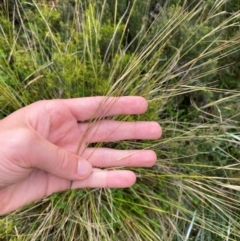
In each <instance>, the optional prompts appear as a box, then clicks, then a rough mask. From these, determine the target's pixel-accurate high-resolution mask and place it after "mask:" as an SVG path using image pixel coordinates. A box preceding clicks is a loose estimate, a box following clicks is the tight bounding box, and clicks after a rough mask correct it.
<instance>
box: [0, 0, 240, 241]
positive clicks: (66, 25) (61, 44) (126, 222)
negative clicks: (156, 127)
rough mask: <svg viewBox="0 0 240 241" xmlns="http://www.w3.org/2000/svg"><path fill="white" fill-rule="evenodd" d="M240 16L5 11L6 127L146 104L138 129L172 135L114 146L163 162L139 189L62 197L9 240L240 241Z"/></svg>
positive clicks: (0, 39)
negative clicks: (14, 121) (64, 105)
mask: <svg viewBox="0 0 240 241" xmlns="http://www.w3.org/2000/svg"><path fill="white" fill-rule="evenodd" d="M239 16H240V12H239V3H238V1H230V2H226V1H222V0H217V1H212V0H207V1H177V0H169V1H153V0H152V1H150V0H148V1H140V0H133V1H110V0H109V1H107V0H96V1H94V0H90V1H67V0H59V1H40V0H39V1H27V2H26V1H20V0H18V1H1V9H0V21H1V27H0V46H1V49H0V106H1V110H0V117H1V118H2V117H4V116H6V115H8V114H9V113H11V112H13V111H14V110H17V109H18V108H21V107H23V106H25V105H28V104H30V103H32V102H34V101H37V100H39V99H51V98H71V97H81V96H92V95H113V96H120V95H142V96H144V97H145V98H147V100H148V102H149V110H148V112H147V113H146V114H145V115H143V116H134V117H132V116H131V117H127V118H126V119H128V120H131V121H132V120H155V121H158V122H159V123H161V125H162V127H163V130H164V133H163V137H162V138H161V140H157V141H154V142H148V141H145V142H139V141H131V142H130V141H125V142H121V143H111V147H115V148H119V149H120V148H123V149H128V148H134V149H148V148H150V149H154V150H155V151H156V152H157V154H158V158H159V159H158V162H157V164H156V166H155V167H153V168H149V169H133V170H134V171H135V172H137V175H138V182H137V184H136V185H135V186H134V187H133V188H129V189H126V190H107V189H106V190H101V189H100V190H73V191H67V192H64V193H60V194H54V195H52V196H51V197H49V198H46V199H44V200H42V201H40V202H37V203H35V204H32V205H29V206H27V207H25V208H23V209H21V210H17V211H16V212H15V213H12V214H10V215H8V216H6V217H3V218H1V219H0V224H2V225H0V226H1V228H0V239H2V240H62V239H63V240H65V239H66V240H174V241H175V240H176V241H179V240H186V241H187V240H196V241H197V240H219V239H222V240H237V239H239V237H240V230H239V225H238V222H239V218H240V213H239V208H240V202H239V201H240V200H239V189H240V188H239V161H238V160H239V158H240V156H239V131H240V130H239V121H240V118H239V113H240V111H239V104H238V98H239V93H240V92H239V91H240V90H239V81H238V80H239V73H240V71H239V63H240V60H239V54H238V51H239V46H240V34H239V33H240V32H239V24H240V23H239ZM120 118H121V117H120ZM79 237H80V238H79Z"/></svg>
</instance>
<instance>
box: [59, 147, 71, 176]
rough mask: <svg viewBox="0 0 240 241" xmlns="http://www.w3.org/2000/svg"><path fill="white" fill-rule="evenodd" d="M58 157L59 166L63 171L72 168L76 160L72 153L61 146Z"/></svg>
mask: <svg viewBox="0 0 240 241" xmlns="http://www.w3.org/2000/svg"><path fill="white" fill-rule="evenodd" d="M57 158H58V162H59V167H60V169H61V170H62V171H66V170H71V167H72V166H73V164H74V161H75V160H74V157H73V156H72V155H71V154H70V153H68V152H66V151H65V150H63V149H61V148H59V149H58V150H57Z"/></svg>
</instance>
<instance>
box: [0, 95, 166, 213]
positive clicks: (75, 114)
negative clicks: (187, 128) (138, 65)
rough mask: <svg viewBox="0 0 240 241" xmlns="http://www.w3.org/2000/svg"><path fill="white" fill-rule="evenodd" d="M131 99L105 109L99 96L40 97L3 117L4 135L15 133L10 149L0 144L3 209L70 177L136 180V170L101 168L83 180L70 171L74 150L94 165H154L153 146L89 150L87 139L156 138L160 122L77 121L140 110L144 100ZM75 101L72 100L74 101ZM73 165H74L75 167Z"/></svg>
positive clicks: (77, 182) (86, 183) (120, 182)
mask: <svg viewBox="0 0 240 241" xmlns="http://www.w3.org/2000/svg"><path fill="white" fill-rule="evenodd" d="M134 100H135V103H134V104H132V105H131V103H132V100H131V97H129V98H128V99H125V100H123V101H122V102H121V101H117V102H116V104H114V108H112V105H111V107H110V108H109V111H108V112H107V113H103V109H106V108H108V105H107V107H106V104H105V105H103V106H102V108H101V106H100V107H99V103H100V102H101V98H100V97H99V98H84V99H75V100H73V99H72V100H65V101H63V100H56V101H40V102H37V103H35V104H33V105H30V106H28V107H25V108H23V109H21V110H19V111H17V112H15V113H13V114H12V115H10V116H9V117H7V118H6V119H5V120H3V121H2V128H3V131H2V132H3V133H5V135H6V138H8V137H9V136H12V135H15V141H14V142H13V143H14V144H13V146H11V147H10V148H11V149H8V146H7V145H6V143H4V142H3V143H0V144H3V145H2V146H3V147H4V145H5V146H6V148H4V149H3V150H6V153H7V154H5V153H3V155H2V156H1V153H0V158H2V160H3V161H2V162H1V161H0V172H2V173H3V174H2V175H0V176H2V177H0V200H1V201H0V204H1V205H0V206H5V207H6V209H5V210H3V213H4V212H8V211H12V210H14V209H16V208H18V207H20V206H23V205H24V204H26V203H29V202H31V201H34V200H38V199H41V198H43V197H45V196H48V195H50V194H52V193H54V192H58V191H62V190H66V189H69V188H70V185H71V182H72V181H73V183H72V184H73V185H72V187H73V188H82V187H127V186H130V185H132V184H133V183H134V182H135V175H134V174H133V173H132V172H129V171H102V170H101V171H100V170H99V169H96V168H94V169H93V171H92V172H91V173H88V174H87V175H85V177H84V179H83V176H82V177H80V176H78V174H77V171H75V172H76V173H74V174H72V173H71V172H72V171H71V170H72V168H73V165H75V166H76V165H77V163H76V161H75V160H72V161H71V159H76V158H79V157H77V155H75V154H79V153H80V154H81V157H82V158H85V159H88V161H89V162H90V163H91V164H92V165H93V167H111V166H113V167H114V166H151V165H153V164H154V162H155V160H156V156H155V153H154V152H152V151H143V152H141V153H139V152H136V151H134V150H133V151H120V150H111V149H106V148H98V149H92V148H87V143H90V142H99V141H101V142H104V141H116V140H122V139H156V138H159V136H160V134H161V133H160V132H161V130H160V128H159V126H158V124H156V123H145V122H144V123H122V122H115V121H104V120H103V121H100V122H96V123H97V124H95V125H93V126H91V128H89V124H88V123H86V122H83V123H81V122H79V121H86V120H89V119H91V118H92V117H93V116H94V117H99V116H108V115H109V116H110V115H115V114H131V113H133V114H138V113H142V112H144V111H145V110H146V103H145V102H144V101H143V99H142V98H139V99H138V100H136V98H135V99H134ZM74 101H75V102H76V104H73V102H74ZM111 101H112V100H111ZM126 104H128V105H126ZM127 106H128V107H127ZM123 107H125V108H123ZM134 108H135V109H134ZM23 116H24V117H25V118H23ZM16 120H17V121H16ZM0 124H1V123H0ZM9 124H12V126H13V128H12V129H11V128H10V130H9V128H8V129H7V126H8V125H9ZM14 125H15V126H14ZM5 126H6V127H5ZM146 128H147V129H149V130H150V131H149V133H148V134H146V133H144V129H145V131H146ZM124 130H125V131H124ZM136 130H141V131H136ZM0 132H1V125H0ZM2 132H1V133H2ZM80 141H81V148H80V151H79V153H76V152H77V149H78V145H79V142H80ZM0 142H1V141H0ZM14 145H15V146H14ZM63 150H64V151H63ZM65 151H67V152H65ZM66 153H69V154H70V156H69V155H68V154H67V155H66ZM6 157H7V158H6ZM139 157H141V160H139ZM66 160H67V161H66ZM114 161H115V162H114ZM74 163H75V164H74ZM113 163H114V164H113ZM1 164H2V165H1ZM57 165H59V166H60V168H58V167H57ZM74 168H75V170H77V166H76V167H74ZM0 214H1V210H0Z"/></svg>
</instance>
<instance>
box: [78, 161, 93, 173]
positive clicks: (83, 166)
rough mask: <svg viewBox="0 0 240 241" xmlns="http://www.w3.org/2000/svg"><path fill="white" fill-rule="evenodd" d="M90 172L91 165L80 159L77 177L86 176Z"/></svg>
mask: <svg viewBox="0 0 240 241" xmlns="http://www.w3.org/2000/svg"><path fill="white" fill-rule="evenodd" d="M91 170H92V165H91V164H90V163H89V162H88V161H86V160H84V159H80V160H79V161H78V175H79V176H87V175H88V174H89V173H90V172H91Z"/></svg>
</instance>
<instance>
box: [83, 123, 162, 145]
mask: <svg viewBox="0 0 240 241" xmlns="http://www.w3.org/2000/svg"><path fill="white" fill-rule="evenodd" d="M79 129H80V133H81V134H82V135H83V136H84V142H85V143H96V142H113V141H120V140H131V139H139V140H144V139H150V140H155V139H158V138H160V136H161V127H160V125H159V124H158V123H157V122H150V121H141V122H122V121H113V120H102V121H97V122H95V123H79Z"/></svg>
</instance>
